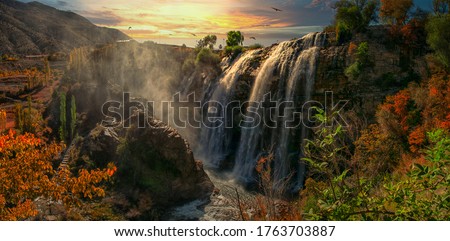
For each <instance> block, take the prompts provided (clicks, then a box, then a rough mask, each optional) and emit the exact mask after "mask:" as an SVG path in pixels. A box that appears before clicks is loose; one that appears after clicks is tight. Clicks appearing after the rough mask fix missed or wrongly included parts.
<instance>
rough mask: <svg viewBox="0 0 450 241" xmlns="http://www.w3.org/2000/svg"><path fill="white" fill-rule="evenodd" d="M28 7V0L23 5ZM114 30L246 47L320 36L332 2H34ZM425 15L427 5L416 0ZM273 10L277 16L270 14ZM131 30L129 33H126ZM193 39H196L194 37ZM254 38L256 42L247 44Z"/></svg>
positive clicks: (140, 36) (159, 38) (141, 37)
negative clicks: (211, 37)
mask: <svg viewBox="0 0 450 241" xmlns="http://www.w3.org/2000/svg"><path fill="white" fill-rule="evenodd" d="M22 1H24V2H29V0H22ZM39 2H42V3H44V4H47V5H51V6H53V7H56V8H58V9H62V10H70V11H73V12H76V13H78V14H80V15H82V16H84V17H86V18H88V19H89V20H90V21H92V22H93V23H94V24H97V25H101V26H107V27H114V28H117V29H120V30H122V31H123V32H125V33H126V34H128V35H129V36H131V37H133V38H135V39H137V40H141V41H144V40H153V41H156V42H161V43H174V44H181V43H186V44H187V45H193V44H194V43H195V41H196V40H198V39H199V38H201V37H203V36H205V35H207V34H216V35H218V36H219V43H222V42H223V39H224V38H225V35H224V34H225V33H226V32H228V31H230V30H241V31H242V32H244V34H245V36H247V39H246V44H252V43H256V42H258V43H262V44H264V45H269V44H271V43H274V42H277V41H282V40H287V39H291V38H294V37H299V36H302V35H304V34H305V33H308V32H312V31H320V30H321V29H322V28H323V26H326V25H328V24H330V23H331V19H332V16H333V10H332V9H331V8H330V6H331V4H332V3H333V2H334V0H221V1H212V0H184V1H183V0H96V1H92V0H39ZM415 2H416V4H417V5H419V6H421V7H422V8H427V9H429V8H430V7H431V2H432V0H416V1H415ZM272 7H274V8H278V9H281V10H282V11H275V10H273V9H272ZM130 27H131V29H130ZM194 35H195V36H194ZM249 37H255V38H256V40H252V39H249Z"/></svg>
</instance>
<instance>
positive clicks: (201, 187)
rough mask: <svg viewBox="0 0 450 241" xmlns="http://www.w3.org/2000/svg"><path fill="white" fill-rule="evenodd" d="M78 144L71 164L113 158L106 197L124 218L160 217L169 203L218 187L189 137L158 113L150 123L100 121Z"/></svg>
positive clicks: (94, 165)
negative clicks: (105, 124) (103, 123)
mask: <svg viewBox="0 0 450 241" xmlns="http://www.w3.org/2000/svg"><path fill="white" fill-rule="evenodd" d="M133 120H137V119H136V118H134V119H133ZM141 120H142V119H141ZM76 146H77V148H76V151H74V153H72V160H73V161H72V162H73V163H72V165H71V166H73V167H78V168H81V167H84V168H86V167H87V168H98V167H103V166H105V165H107V163H108V162H111V161H114V162H115V164H116V165H117V167H118V171H117V174H116V180H115V182H114V184H113V186H112V188H111V189H112V190H111V191H112V192H111V195H110V197H109V198H108V199H107V202H109V203H112V204H113V205H114V206H115V209H116V210H117V211H118V212H119V213H122V214H123V216H124V217H125V218H126V219H131V220H152V219H158V218H159V217H160V216H159V215H160V213H161V212H163V211H164V210H166V209H167V208H170V207H173V206H176V205H180V204H183V203H186V202H189V201H193V200H197V199H202V200H207V199H209V196H210V195H211V193H212V192H213V189H214V185H213V184H212V182H211V181H210V179H209V177H208V176H207V175H206V173H205V172H204V170H203V165H202V163H201V162H199V161H196V160H195V159H194V156H193V153H192V151H191V149H190V147H189V145H188V143H187V142H186V140H185V139H184V138H183V137H181V135H180V134H179V133H178V132H177V131H176V130H174V129H173V128H170V127H168V126H167V125H166V124H164V123H162V122H160V121H157V120H154V119H149V121H148V123H147V126H146V128H137V127H136V126H133V127H131V128H123V127H117V128H112V127H102V126H97V127H96V128H94V129H93V130H92V131H91V132H90V133H89V135H87V136H86V137H85V138H80V139H79V140H78V141H77V143H76ZM143 200H145V202H143Z"/></svg>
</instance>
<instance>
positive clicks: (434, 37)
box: [426, 14, 450, 69]
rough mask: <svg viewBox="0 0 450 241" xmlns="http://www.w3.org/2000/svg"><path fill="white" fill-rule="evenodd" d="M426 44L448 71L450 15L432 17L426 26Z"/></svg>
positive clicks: (449, 59) (449, 65) (449, 67)
mask: <svg viewBox="0 0 450 241" xmlns="http://www.w3.org/2000/svg"><path fill="white" fill-rule="evenodd" d="M426 29H427V32H428V38H427V42H428V44H429V45H430V47H431V48H432V49H433V50H434V51H435V55H436V57H437V59H438V60H439V61H440V62H441V63H442V64H443V65H444V66H445V68H447V69H450V14H445V15H442V16H435V17H432V18H431V19H430V20H429V21H428V23H427V26H426Z"/></svg>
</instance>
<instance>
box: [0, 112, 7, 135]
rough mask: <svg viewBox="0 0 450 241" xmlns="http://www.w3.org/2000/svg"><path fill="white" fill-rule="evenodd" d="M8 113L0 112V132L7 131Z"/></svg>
mask: <svg viewBox="0 0 450 241" xmlns="http://www.w3.org/2000/svg"><path fill="white" fill-rule="evenodd" d="M6 122H7V119H6V111H4V110H0V132H1V131H3V130H6Z"/></svg>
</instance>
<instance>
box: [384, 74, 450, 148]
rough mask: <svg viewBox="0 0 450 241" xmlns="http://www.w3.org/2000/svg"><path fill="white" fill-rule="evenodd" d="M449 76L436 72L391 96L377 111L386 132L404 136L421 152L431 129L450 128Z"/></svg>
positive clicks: (407, 142)
mask: <svg viewBox="0 0 450 241" xmlns="http://www.w3.org/2000/svg"><path fill="white" fill-rule="evenodd" d="M449 79H450V76H449V75H448V74H446V73H441V72H440V73H434V74H433V75H432V76H431V77H430V78H429V79H428V80H427V81H426V82H425V81H424V83H423V84H421V85H418V84H412V85H410V86H409V87H408V88H407V89H405V90H402V91H400V92H399V93H397V94H396V95H394V96H390V97H387V99H386V102H385V103H384V104H382V105H381V106H380V109H379V111H378V112H377V118H378V123H379V124H380V127H381V129H382V130H383V132H384V133H386V134H387V135H390V136H392V137H395V138H398V139H400V140H403V141H404V142H405V144H409V149H410V150H411V152H412V153H415V154H420V153H421V152H420V151H421V150H422V149H423V147H424V146H425V144H426V143H425V142H426V139H427V138H426V133H427V132H431V131H433V130H435V129H437V128H440V129H444V130H450V81H449Z"/></svg>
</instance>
